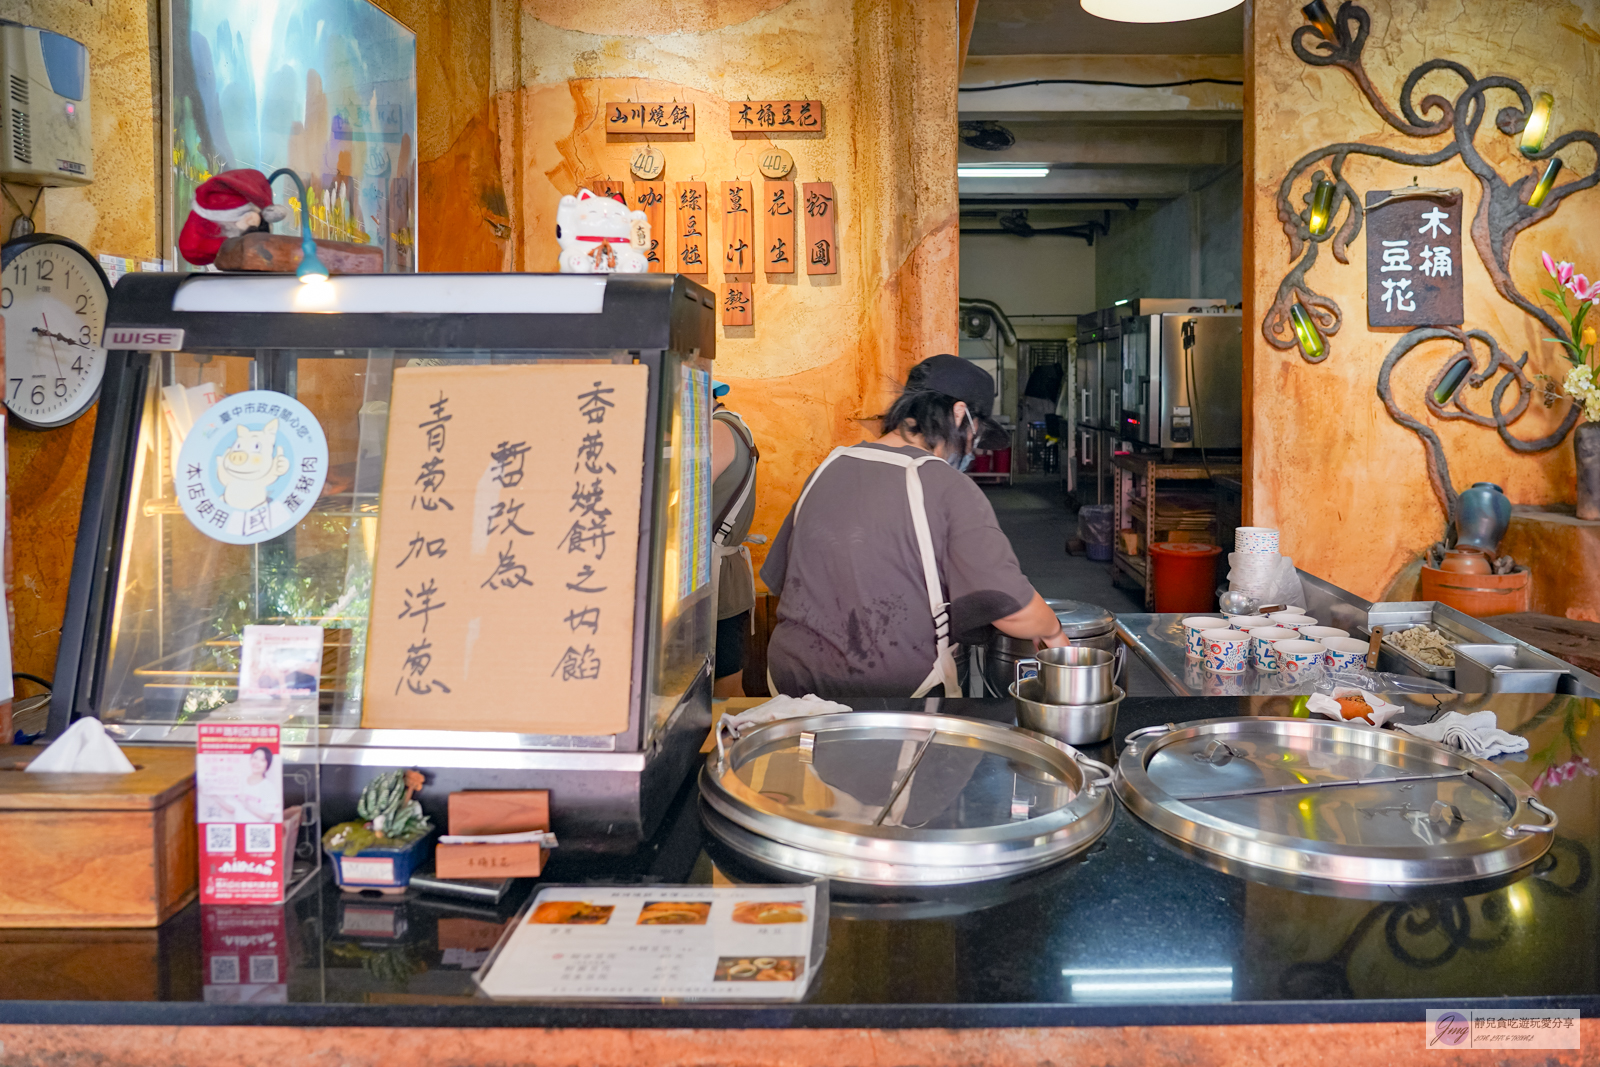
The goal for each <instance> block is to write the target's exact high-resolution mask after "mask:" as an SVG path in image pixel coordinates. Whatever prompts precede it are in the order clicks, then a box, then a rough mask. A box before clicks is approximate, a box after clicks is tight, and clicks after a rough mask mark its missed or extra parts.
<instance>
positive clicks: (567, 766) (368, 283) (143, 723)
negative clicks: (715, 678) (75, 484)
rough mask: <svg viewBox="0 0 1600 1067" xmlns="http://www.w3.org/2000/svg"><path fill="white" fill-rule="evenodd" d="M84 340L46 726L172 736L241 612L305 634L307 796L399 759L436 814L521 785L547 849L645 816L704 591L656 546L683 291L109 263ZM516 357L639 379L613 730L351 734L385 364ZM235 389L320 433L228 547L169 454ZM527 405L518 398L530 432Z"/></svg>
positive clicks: (379, 475)
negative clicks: (80, 491)
mask: <svg viewBox="0 0 1600 1067" xmlns="http://www.w3.org/2000/svg"><path fill="white" fill-rule="evenodd" d="M106 336H107V339H108V340H107V348H108V350H109V352H108V360H107V370H106V375H105V381H104V385H103V387H102V393H101V397H100V406H99V411H100V414H99V419H98V421H97V424H96V426H95V435H94V443H93V451H92V456H91V460H90V470H89V478H88V486H87V490H86V493H85V500H84V505H83V512H82V521H81V524H80V528H79V539H78V543H77V546H76V555H75V559H74V568H73V576H72V585H71V589H70V592H69V600H68V608H67V617H66V622H65V625H64V627H63V634H62V641H61V652H60V657H59V660H58V663H57V670H56V679H57V684H56V688H55V692H54V695H53V699H52V704H51V719H50V726H51V733H52V734H56V733H59V732H60V731H61V730H64V729H65V728H66V727H67V726H68V725H69V724H70V722H71V720H72V719H75V718H78V717H81V716H84V715H93V716H96V717H98V718H100V719H101V720H102V721H103V722H105V723H106V724H107V727H108V729H111V730H113V731H114V732H117V733H119V734H120V736H121V737H123V738H124V739H127V740H138V741H139V742H141V743H150V742H152V741H163V740H170V741H174V742H184V741H189V740H192V736H193V735H192V724H193V722H194V721H196V720H197V719H198V718H199V717H202V716H204V715H205V714H206V713H208V712H209V711H211V710H213V709H215V708H217V707H219V706H221V705H223V704H226V703H229V702H231V701H233V700H234V699H235V698H236V696H237V694H238V686H239V667H240V663H239V658H240V642H241V636H242V633H243V628H244V627H245V626H246V625H252V624H253V625H261V624H269V625H270V624H284V625H300V626H316V627H320V628H321V629H322V631H323V656H322V668H321V677H320V680H319V685H318V697H317V701H318V715H319V722H320V732H321V749H320V752H321V754H320V760H321V765H322V792H323V797H324V800H325V803H328V804H330V805H339V804H341V803H342V802H346V801H347V802H348V804H349V806H350V807H351V808H353V806H354V798H355V797H356V795H357V794H358V793H359V791H360V788H361V786H362V785H363V784H365V783H366V782H367V781H369V780H370V779H371V778H372V776H374V775H375V774H377V773H379V772H381V771H382V770H385V769H387V768H392V767H397V766H408V767H409V766H416V767H420V768H423V769H424V770H426V771H428V772H429V773H430V776H431V780H430V783H429V787H428V789H427V790H426V791H425V793H424V795H423V797H422V799H423V801H424V805H425V807H427V806H437V809H436V810H437V812H438V814H440V815H441V816H442V809H443V801H444V798H445V797H446V796H447V795H448V793H450V792H452V791H455V790H457V789H460V788H464V787H467V786H468V785H470V786H471V787H472V788H479V789H482V788H545V789H550V790H551V791H552V798H553V799H552V811H553V813H554V817H555V829H556V831H557V833H558V834H559V835H561V836H562V841H563V844H567V843H568V842H569V841H570V842H571V843H573V844H577V845H584V844H588V845H592V846H597V847H611V848H622V847H630V846H631V844H632V843H633V842H635V841H637V840H639V839H640V838H641V837H642V836H645V835H647V834H648V833H649V832H650V830H651V829H653V824H654V822H655V821H656V819H657V818H658V817H659V815H660V811H661V808H662V807H663V806H664V805H665V803H666V801H667V800H668V799H669V798H670V796H671V795H672V794H673V792H675V790H676V788H677V786H678V785H679V784H681V782H682V781H683V779H684V777H685V776H686V775H687V774H688V773H689V770H690V768H691V766H692V764H693V761H694V756H695V753H696V750H697V749H698V747H699V743H700V742H701V741H702V740H703V738H704V737H705V733H706V730H707V728H708V727H709V722H710V687H711V655H712V649H713V646H714V638H715V626H716V619H715V604H714V602H713V597H712V589H711V584H710V582H709V580H707V581H705V582H703V583H702V582H696V581H692V580H688V579H686V577H685V576H686V574H687V573H688V572H687V571H686V570H685V567H686V563H685V561H684V560H683V559H681V558H680V556H681V555H682V554H683V553H684V552H685V551H692V550H693V546H692V545H690V544H689V542H687V541H686V539H685V536H684V531H689V530H696V529H704V528H706V527H708V525H709V507H710V502H709V493H708V492H699V491H694V490H695V488H696V487H698V486H708V485H709V463H710V451H709V421H708V420H709V414H710V407H711V405H710V397H709V373H708V372H709V367H710V360H711V359H712V358H713V355H714V345H715V328H714V311H713V304H712V295H711V293H710V292H709V291H708V290H706V289H704V288H703V287H701V286H698V285H696V284H695V283H693V282H691V281H688V280H687V279H684V278H681V277H671V276H662V275H510V274H505V275H372V276H352V277H340V278H334V279H332V280H331V281H328V282H324V283H321V284H313V285H301V284H300V283H299V282H298V281H297V279H295V278H293V277H290V276H284V275H222V274H192V275H187V276H174V275H139V274H133V275H128V276H125V277H124V278H123V279H122V280H121V281H120V282H119V283H118V285H117V287H116V289H115V291H114V293H113V296H112V300H111V305H110V310H109V312H108V316H107V322H106ZM529 363H551V364H565V365H573V364H578V365H582V364H597V365H617V364H631V365H642V366H643V367H645V368H647V370H648V383H649V384H648V397H647V400H646V402H645V412H646V416H645V422H646V425H645V427H644V468H643V477H642V492H641V499H640V510H639V536H638V546H637V557H636V566H637V581H636V584H635V587H634V604H633V621H632V630H633V638H632V656H631V664H630V671H631V673H630V682H629V684H628V687H627V689H628V708H627V726H626V728H625V729H623V730H622V731H620V732H615V733H604V734H579V733H574V734H554V733H551V734H531V733H505V732H497V731H494V730H485V729H482V728H475V727H474V726H473V724H472V723H471V722H461V723H460V725H459V728H453V729H434V730H416V729H405V730H398V729H371V728H366V727H364V726H363V715H362V711H363V685H364V677H365V666H366V650H367V639H368V631H369V623H370V621H371V619H370V615H371V611H370V603H371V599H372V592H373V565H374V557H375V553H376V548H377V541H378V519H379V516H380V515H381V514H382V512H383V510H384V506H385V495H384V478H383V474H384V457H385V448H386V442H387V440H388V435H387V423H388V412H389V400H390V394H391V389H392V387H393V382H394V378H395V373H396V371H397V370H398V369H400V368H409V367H442V368H454V367H461V368H465V367H472V366H485V365H507V366H511V365H520V364H529ZM253 390H269V391H271V392H273V393H275V394H283V395H286V396H288V397H293V398H294V399H296V400H298V401H299V402H300V403H301V404H303V405H304V406H305V408H306V409H309V411H310V413H311V414H312V416H314V418H315V420H316V422H317V423H319V424H320V427H321V430H322V432H323V434H324V435H325V437H326V440H327V457H326V478H325V481H324V483H323V484H322V486H321V487H320V492H318V493H317V495H316V497H315V503H314V504H312V505H311V506H310V507H309V510H307V511H305V512H304V513H303V515H302V517H301V518H300V519H299V521H298V522H297V523H295V524H294V525H293V526H292V528H289V529H287V530H286V531H285V532H283V533H280V534H278V535H277V536H274V537H271V538H269V539H267V540H263V541H260V542H259V543H254V544H238V543H230V541H229V540H228V539H221V538H219V537H218V536H214V535H213V533H212V532H211V531H209V530H207V529H205V528H204V527H202V526H200V525H197V524H196V522H195V521H193V519H192V517H191V515H190V514H186V513H185V511H184V508H183V503H184V501H183V500H182V499H181V496H182V494H183V493H184V492H185V489H186V487H187V485H188V482H187V481H186V480H185V477H184V475H183V474H182V472H181V471H180V470H179V466H180V464H179V463H178V459H177V453H178V450H179V448H180V447H181V445H182V443H183V441H184V439H185V433H186V431H188V429H189V425H190V420H191V419H192V418H193V417H194V414H195V413H197V412H200V411H204V410H206V409H207V405H209V404H212V403H218V402H220V401H222V400H224V399H225V398H228V397H233V396H237V395H238V394H241V393H244V392H247V391H253ZM544 400H545V398H541V397H539V396H528V397H526V405H527V408H528V409H529V410H530V412H532V413H533V421H534V423H535V424H536V423H537V412H538V409H539V406H540V404H541V403H542V402H543V401H544ZM297 410H298V409H297ZM186 411H187V412H188V414H187V415H186ZM532 445H533V452H532V455H531V456H530V457H528V458H529V460H530V461H531V462H534V463H537V462H540V461H541V458H542V461H543V462H546V463H550V462H553V461H554V457H551V456H544V457H541V456H540V452H539V448H538V445H539V442H538V440H537V434H535V435H534V437H533V439H532ZM701 446H703V447H701ZM702 453H703V454H702ZM191 472H192V471H191ZM691 512H693V513H691ZM700 512H703V513H704V514H700ZM706 551H707V552H709V545H708V546H706ZM613 710H615V709H613ZM334 813H335V814H337V810H335V812H334ZM441 821H442V819H441Z"/></svg>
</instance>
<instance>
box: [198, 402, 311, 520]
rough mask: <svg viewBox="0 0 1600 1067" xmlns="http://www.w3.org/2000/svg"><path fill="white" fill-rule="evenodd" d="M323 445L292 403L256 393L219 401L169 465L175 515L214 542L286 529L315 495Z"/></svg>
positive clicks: (306, 509) (306, 417) (301, 406)
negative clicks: (177, 511)
mask: <svg viewBox="0 0 1600 1067" xmlns="http://www.w3.org/2000/svg"><path fill="white" fill-rule="evenodd" d="M327 475H328V442H327V438H326V437H325V436H324V435H323V432H322V426H321V424H320V423H318V422H317V419H316V416H314V415H312V414H311V411H310V410H309V409H308V408H307V407H306V406H305V405H304V404H302V403H300V402H299V401H298V400H296V399H294V398H293V397H291V396H286V395H285V394H283V393H275V392H271V391H268V390H264V389H258V390H252V391H250V392H246V393H237V394H235V395H233V396H230V397H224V398H223V399H222V400H221V401H220V402H218V403H216V404H214V405H212V406H211V407H209V408H207V409H206V411H205V413H204V414H203V415H202V416H201V417H200V418H199V420H198V421H197V422H196V424H195V427H194V429H192V430H190V431H189V434H188V436H187V437H185V438H184V441H183V448H182V449H181V451H180V452H179V454H178V460H177V462H176V463H175V464H174V465H173V481H174V483H175V487H176V489H177V493H178V502H179V503H180V504H181V505H182V507H183V513H184V514H185V515H187V516H188V517H189V521H190V522H192V523H194V525H195V527H196V529H198V530H200V531H201V532H202V533H204V534H205V535H206V536H208V537H213V538H215V539H217V540H218V541H226V542H228V543H229V544H235V545H253V544H259V543H261V542H262V541H269V540H271V539H272V538H274V537H277V536H278V535H279V534H281V533H284V532H285V531H287V530H290V529H293V528H294V526H295V525H296V524H298V523H299V522H300V520H301V519H303V518H305V516H306V515H307V514H308V513H310V511H311V509H312V508H313V507H314V506H315V505H316V502H317V499H318V498H319V497H320V496H321V495H322V487H323V483H324V481H325V480H326V479H327Z"/></svg>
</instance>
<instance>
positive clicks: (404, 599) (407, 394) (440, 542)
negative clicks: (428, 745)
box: [361, 363, 649, 734]
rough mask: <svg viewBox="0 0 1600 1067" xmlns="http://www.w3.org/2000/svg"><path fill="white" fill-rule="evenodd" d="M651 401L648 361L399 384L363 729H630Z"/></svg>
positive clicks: (484, 370)
mask: <svg viewBox="0 0 1600 1067" xmlns="http://www.w3.org/2000/svg"><path fill="white" fill-rule="evenodd" d="M648 387H649V371H648V369H647V368H646V367H644V366H642V365H638V364H613V363H568V364H550V363H546V364H518V365H499V366H494V365H489V366H471V367H461V366H443V367H405V368H401V369H399V370H397V371H395V375H394V388H393V392H392V395H391V397H390V402H389V429H388V433H389V437H388V445H387V451H386V454H385V457H384V468H383V507H382V510H381V512H380V515H379V519H378V538H377V553H376V557H375V559H374V561H373V578H372V615H371V618H372V623H371V630H370V632H369V635H368V638H367V658H366V680H365V687H364V691H363V696H362V704H361V722H362V725H363V726H365V727H367V728H391V729H423V730H430V729H431V730H441V729H449V730H502V731H508V732H514V733H522V734H614V733H617V732H619V731H621V730H623V729H625V728H626V727H627V724H628V701H629V687H630V683H631V680H632V673H633V622H634V619H633V610H634V582H635V577H636V575H637V574H638V570H639V563H638V554H639V506H640V493H641V491H642V487H643V459H644V426H645V405H646V398H647V396H648V392H649V388H648Z"/></svg>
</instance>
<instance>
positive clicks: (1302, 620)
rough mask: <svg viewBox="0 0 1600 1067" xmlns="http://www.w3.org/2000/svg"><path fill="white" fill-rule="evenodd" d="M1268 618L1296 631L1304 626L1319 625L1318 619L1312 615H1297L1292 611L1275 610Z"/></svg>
mask: <svg viewBox="0 0 1600 1067" xmlns="http://www.w3.org/2000/svg"><path fill="white" fill-rule="evenodd" d="M1267 618H1269V619H1271V620H1272V621H1273V622H1275V623H1277V624H1278V625H1279V626H1284V627H1287V628H1288V629H1290V630H1294V631H1295V632H1296V633H1299V632H1300V631H1301V630H1302V629H1303V628H1304V627H1307V626H1315V625H1317V620H1316V619H1313V618H1312V617H1311V616H1310V615H1297V614H1295V613H1294V612H1292V611H1274V612H1273V613H1272V614H1271V615H1268V616H1267Z"/></svg>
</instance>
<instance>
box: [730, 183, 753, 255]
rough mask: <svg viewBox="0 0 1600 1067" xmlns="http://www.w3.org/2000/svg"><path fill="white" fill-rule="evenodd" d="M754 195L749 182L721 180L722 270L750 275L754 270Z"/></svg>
mask: <svg viewBox="0 0 1600 1067" xmlns="http://www.w3.org/2000/svg"><path fill="white" fill-rule="evenodd" d="M755 210H756V204H755V195H754V194H753V193H752V192H751V187H750V183H749V182H723V183H722V271H723V273H724V274H749V273H751V272H752V271H754V270H755V269H756V248H755V240H756V238H755V222H754V221H753V216H754V215H755Z"/></svg>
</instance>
